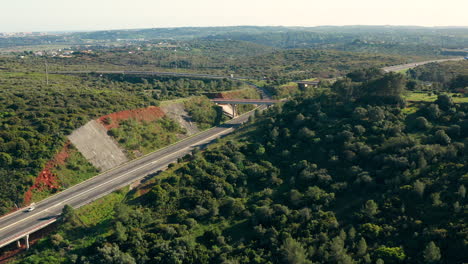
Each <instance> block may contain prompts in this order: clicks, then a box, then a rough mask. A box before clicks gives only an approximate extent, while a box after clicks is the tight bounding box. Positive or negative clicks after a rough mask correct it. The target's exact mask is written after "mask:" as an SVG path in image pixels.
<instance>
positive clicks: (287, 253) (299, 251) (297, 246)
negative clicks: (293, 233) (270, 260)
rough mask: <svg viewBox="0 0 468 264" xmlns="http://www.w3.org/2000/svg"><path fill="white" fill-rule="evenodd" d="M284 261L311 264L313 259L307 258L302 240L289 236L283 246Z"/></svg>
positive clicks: (292, 263) (291, 263)
mask: <svg viewBox="0 0 468 264" xmlns="http://www.w3.org/2000/svg"><path fill="white" fill-rule="evenodd" d="M281 251H282V252H283V256H284V261H285V262H286V263H290V264H311V263H312V261H310V260H308V259H307V251H306V250H305V249H304V247H303V246H302V245H301V243H300V242H298V241H296V240H295V239H293V238H290V237H289V238H287V239H286V240H285V241H284V242H283V245H282V246H281Z"/></svg>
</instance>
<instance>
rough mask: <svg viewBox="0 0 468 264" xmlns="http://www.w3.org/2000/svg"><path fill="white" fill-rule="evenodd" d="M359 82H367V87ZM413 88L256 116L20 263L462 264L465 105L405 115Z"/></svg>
mask: <svg viewBox="0 0 468 264" xmlns="http://www.w3.org/2000/svg"><path fill="white" fill-rule="evenodd" d="M358 73H359V74H358ZM405 85H406V80H405V78H404V77H403V75H399V74H393V73H391V74H383V73H378V72H377V73H376V72H375V71H369V72H367V73H366V72H365V71H364V72H353V73H351V74H349V75H348V78H347V79H344V80H342V81H340V82H337V83H336V84H334V85H333V86H332V87H331V89H324V90H322V91H317V92H314V93H309V95H308V96H306V95H303V96H299V97H296V98H293V99H291V100H290V101H288V102H287V103H285V104H284V105H281V106H275V107H272V108H270V109H269V110H268V111H266V112H264V113H262V114H260V113H257V114H256V117H255V120H252V122H250V123H248V124H246V125H245V126H244V127H243V128H242V129H241V130H240V131H239V132H237V133H236V134H235V135H233V136H230V137H228V138H225V139H223V140H221V142H219V143H218V144H215V145H213V146H211V147H210V148H209V149H207V150H205V151H195V152H194V153H193V155H191V156H190V155H189V156H186V157H185V158H184V159H183V160H180V163H179V164H177V165H174V166H171V169H169V170H168V171H167V172H164V173H162V174H161V175H157V176H156V177H154V178H153V179H151V180H149V181H147V182H146V183H145V184H144V185H143V186H141V187H140V188H139V189H137V190H133V191H131V192H128V193H127V194H126V195H125V194H124V193H125V190H122V191H120V192H117V193H115V194H114V195H116V196H119V197H120V196H122V195H125V196H126V197H125V198H121V199H120V200H119V201H117V202H114V207H113V209H111V210H110V211H109V213H108V214H107V215H106V216H105V217H103V218H101V219H102V220H101V221H100V220H98V221H95V222H89V216H86V215H85V214H83V213H81V212H75V211H73V210H71V209H70V208H66V210H64V215H63V218H62V219H63V223H62V224H61V226H60V228H59V230H58V231H57V232H55V233H54V234H52V235H51V236H49V237H48V238H46V239H44V240H42V241H40V242H39V243H38V245H37V246H36V250H34V251H32V252H29V253H27V254H25V255H24V256H23V257H22V258H21V259H18V262H19V263H41V262H47V263H463V262H465V261H466V260H467V259H468V254H467V247H468V245H467V240H468V227H467V223H466V217H467V214H466V210H467V205H466V202H467V197H466V186H467V184H468V174H467V169H466V166H467V164H466V162H467V153H468V152H467V147H466V144H468V139H467V135H468V120H467V117H466V114H467V112H468V106H467V105H466V104H454V103H453V101H452V100H451V98H450V97H449V96H447V95H440V96H439V99H438V100H437V101H436V102H434V103H428V104H425V103H420V104H416V105H412V107H411V109H409V108H407V107H406V104H405V102H404V100H403V99H402V97H401V93H402V92H403V90H404V89H405Z"/></svg>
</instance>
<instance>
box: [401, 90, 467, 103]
mask: <svg viewBox="0 0 468 264" xmlns="http://www.w3.org/2000/svg"><path fill="white" fill-rule="evenodd" d="M448 94H449V95H450V96H452V99H453V102H455V103H468V97H462V96H463V95H462V94H459V93H448ZM404 97H405V99H406V100H407V101H412V102H434V101H435V100H437V95H436V94H432V93H424V92H409V93H407V94H406V95H405V96H404Z"/></svg>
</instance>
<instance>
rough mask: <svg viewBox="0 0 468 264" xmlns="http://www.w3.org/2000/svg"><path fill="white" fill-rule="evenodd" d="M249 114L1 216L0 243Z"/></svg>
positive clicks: (212, 137)
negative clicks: (66, 205)
mask: <svg viewBox="0 0 468 264" xmlns="http://www.w3.org/2000/svg"><path fill="white" fill-rule="evenodd" d="M252 114H253V112H252V111H251V112H249V113H246V114H244V115H241V116H239V117H238V118H236V119H233V120H231V121H229V122H226V123H225V124H223V125H220V126H216V127H214V128H211V129H209V130H206V131H204V132H201V133H199V134H196V135H194V136H192V137H189V138H187V139H184V140H182V141H180V142H177V143H175V144H173V145H170V146H168V147H165V148H163V149H161V150H159V151H156V152H153V153H151V154H149V155H146V156H144V157H142V158H139V159H137V160H133V161H130V162H128V163H126V164H123V165H121V166H119V167H117V168H115V169H112V170H109V171H106V172H104V173H102V174H99V175H97V176H95V177H93V178H91V179H89V180H87V181H85V182H82V183H80V184H78V185H75V186H73V187H71V188H68V189H66V190H64V191H62V192H60V193H57V194H55V195H53V196H51V197H49V198H47V199H45V200H42V201H41V202H38V203H37V204H36V209H35V210H34V211H32V212H27V211H26V210H25V209H24V210H19V211H16V212H14V213H11V214H9V215H6V216H3V217H1V218H0V247H3V246H5V245H7V244H9V243H11V242H14V241H16V240H18V238H21V237H23V236H25V235H26V234H29V233H33V232H34V231H37V230H39V229H41V228H43V227H44V226H45V225H47V224H49V223H51V222H53V221H54V220H55V219H56V217H57V216H59V215H60V213H61V212H62V209H63V206H64V205H65V204H69V205H71V206H73V207H74V208H78V207H80V206H83V205H85V204H88V203H90V202H92V201H94V200H96V199H98V198H101V197H103V196H105V195H106V194H109V193H111V192H113V191H115V190H118V189H120V188H122V187H124V186H127V185H129V184H131V183H132V182H134V181H136V180H138V179H141V178H143V177H145V176H147V175H148V174H151V173H154V172H156V171H158V170H163V169H165V168H166V167H167V165H169V164H170V163H172V162H175V161H176V160H177V159H178V158H180V157H183V156H184V155H186V154H188V153H190V152H191V151H192V150H193V149H194V148H195V147H200V146H203V145H205V144H208V143H210V142H212V141H213V140H215V139H216V138H219V137H222V136H224V135H227V134H229V133H231V132H232V131H234V129H235V128H236V127H238V126H239V125H241V124H242V123H244V122H246V121H247V120H248V118H249V116H251V115H252Z"/></svg>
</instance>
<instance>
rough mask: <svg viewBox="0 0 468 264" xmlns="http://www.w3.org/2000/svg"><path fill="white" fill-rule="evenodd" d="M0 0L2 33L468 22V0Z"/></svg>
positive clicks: (451, 24) (461, 24)
mask: <svg viewBox="0 0 468 264" xmlns="http://www.w3.org/2000/svg"><path fill="white" fill-rule="evenodd" d="M0 1H1V2H0V32H12V31H68V30H99V29H123V28H151V27H176V26H230V25H274V26H276V25H284V26H317V25H420V26H468V0H230V1H227V0H167V1H162V0H78V1H77V0H74V1H70V0H0Z"/></svg>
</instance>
